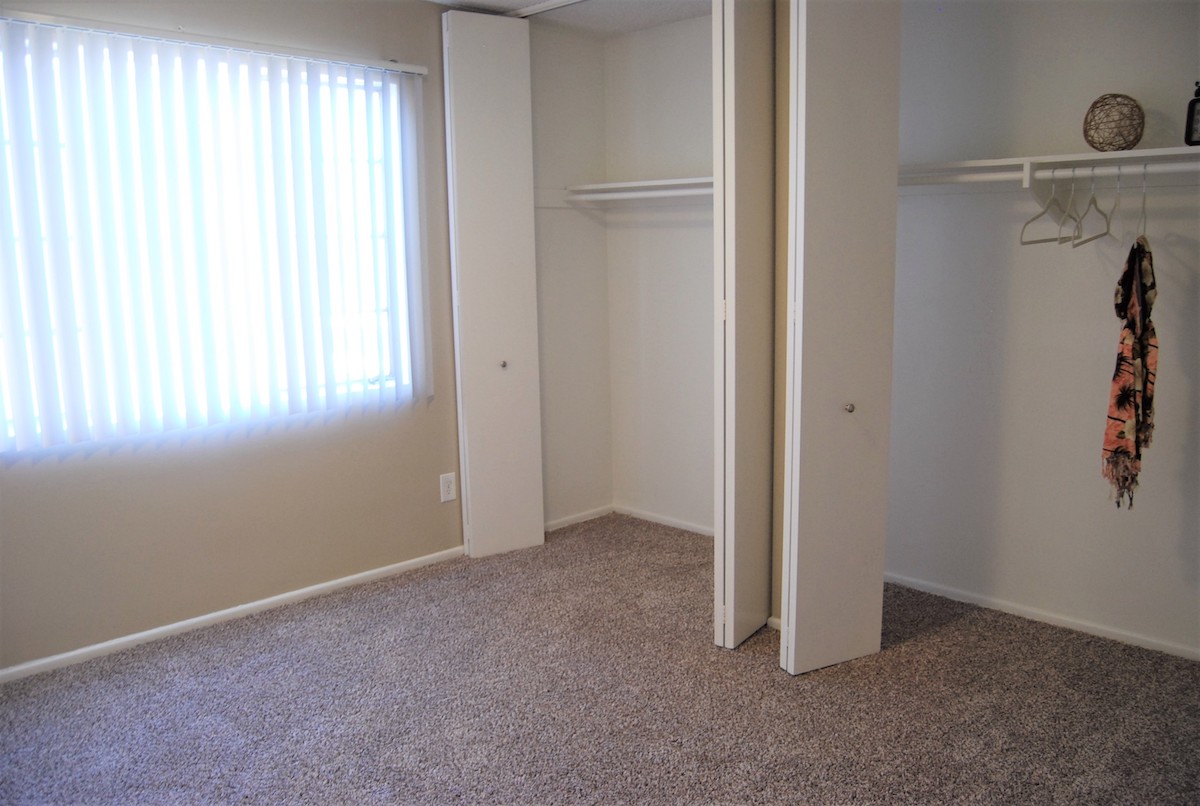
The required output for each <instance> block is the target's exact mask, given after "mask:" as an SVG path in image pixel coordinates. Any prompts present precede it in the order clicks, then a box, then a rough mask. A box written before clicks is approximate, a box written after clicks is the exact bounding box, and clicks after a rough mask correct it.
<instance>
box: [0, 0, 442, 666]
mask: <svg viewBox="0 0 1200 806" xmlns="http://www.w3.org/2000/svg"><path fill="white" fill-rule="evenodd" d="M4 5H5V8H8V9H24V10H28V11H34V12H39V13H43V14H63V15H68V16H74V17H84V18H90V19H95V20H108V21H111V22H117V23H123V24H126V25H139V26H148V27H154V28H159V29H163V30H168V31H176V30H182V31H183V32H184V33H185V34H186V33H196V34H202V35H209V36H219V37H226V38H232V39H239V40H243V41H256V42H264V43H274V44H278V45H283V46H291V47H297V48H304V49H311V50H320V51H324V52H330V53H337V54H344V55H346V56H348V57H351V58H353V57H358V58H364V59H372V60H377V59H397V60H399V61H403V62H410V63H416V64H423V65H426V66H427V67H428V68H429V75H428V76H427V77H426V79H425V125H426V128H425V148H426V166H427V179H428V185H427V188H426V191H427V193H426V199H427V203H428V217H427V218H428V227H429V229H428V231H427V233H426V235H427V237H428V242H429V258H430V266H429V268H430V286H429V288H430V309H431V312H432V334H433V353H434V382H435V386H436V389H437V396H436V397H435V399H434V400H433V401H432V402H429V403H420V404H417V405H414V406H412V407H409V408H407V409H405V410H404V411H402V412H398V413H394V414H389V415H381V416H372V417H362V418H359V419H356V420H354V421H347V422H334V423H330V424H328V425H326V426H324V427H321V428H310V429H307V430H301V431H298V432H295V433H278V430H277V431H276V432H275V433H273V434H269V435H260V436H258V437H255V438H254V439H250V440H247V441H244V442H237V443H230V444H227V445H216V444H210V445H207V446H200V447H195V448H188V449H186V450H184V449H170V450H150V449H146V448H144V447H143V448H140V449H139V450H136V451H135V450H132V449H122V450H119V451H116V452H109V451H104V452H100V453H96V454H94V455H84V454H75V455H72V456H71V457H70V458H69V459H63V460H58V459H54V458H48V459H41V460H39V461H37V462H32V461H21V462H17V463H15V464H11V465H6V466H3V467H0V573H2V576H0V592H2V598H0V634H2V642H0V667H6V666H10V665H15V664H18V663H22V662H24V661H30V660H34V659H37V658H42V657H45V656H48V655H53V654H56V653H60V652H65V651H69V650H72V649H76V648H79V647H82V646H86V645H89V644H94V643H98V642H101V641H106V640H109V639H114V638H118V637H121V636H125V635H129V634H131V633H136V632H141V631H143V630H148V629H151V628H154V627H159V626H162V625H165V624H171V623H174V622H177V621H182V620H184V619H188V618H192V617H197V616H202V615H205V614H208V613H212V612H214V611H218V610H222V609H225V608H229V607H233V606H236V605H240V604H244V603H247V602H252V601H256V600H259V599H263V598H267V597H270V596H274V595H276V594H281V593H285V592H288V591H293V590H296V589H299V588H303V587H306V586H309V585H313V584H317V583H320V582H324V581H328V580H330V579H336V578H339V577H343V576H347V575H350V574H353V573H357V572H362V571H367V570H370V569H375V568H379V567H383V566H387V565H390V564H393V563H397V562H401V561H404V560H408V559H412V558H415V557H420V556H423V555H427V554H431V553H434V552H437V551H440V550H443V549H448V548H452V547H455V546H457V545H460V544H461V541H462V531H461V519H460V516H459V509H458V505H457V502H455V503H448V504H442V503H439V501H438V475H439V474H440V473H445V472H448V471H452V470H455V469H456V467H457V464H458V458H457V457H458V449H457V438H456V430H455V429H456V425H455V406H454V375H453V371H452V363H451V362H452V351H451V329H450V302H449V300H450V294H449V259H448V243H447V235H446V183H445V175H446V174H445V148H444V135H443V125H442V100H441V99H442V85H441V47H440V42H441V37H440V13H441V9H440V8H439V7H437V6H434V5H432V4H428V3H419V2H406V3H379V2H366V1H363V2H358V1H357V0H346V2H338V3H307V2H303V3H301V2H284V1H282V0H244V2H238V3H229V2H222V0H206V1H204V2H201V1H200V0H181V1H179V2H174V1H172V0H163V1H162V2H155V3H147V2H122V1H121V0H104V1H103V2H100V1H96V2H81V1H77V2H54V1H53V0H37V2H32V1H26V2H5V4H4Z"/></svg>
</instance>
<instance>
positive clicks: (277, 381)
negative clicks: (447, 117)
mask: <svg viewBox="0 0 1200 806" xmlns="http://www.w3.org/2000/svg"><path fill="white" fill-rule="evenodd" d="M420 114H421V81H420V78H419V76H413V75H409V74H405V73H402V72H399V71H394V70H384V69H376V68H372V67H365V66H355V65H347V64H341V63H336V62H329V61H321V60H314V59H307V58H299V57H294V56H286V55H275V54H264V53H256V52H250V51H247V50H240V49H236V48H229V47H218V46H211V45H200V44H192V43H181V42H170V41H165V40H161V39H153V38H146V37H139V36H131V35H125V34H110V33H102V32H96V31H87V30H81V29H78V28H73V27H69V26H62V25H48V24H41V23H30V22H22V21H15V20H2V19H0V148H2V151H0V453H4V452H13V451H24V450H29V449H36V448H47V447H53V446H57V445H68V444H76V443H83V442H90V441H95V440H104V439H110V438H116V437H128V436H136V435H141V434H156V433H163V432H172V431H176V430H181V429H188V428H196V427H203V426H211V425H217V424H223V423H244V422H254V421H259V420H264V419H269V418H276V417H284V416H288V415H296V414H304V413H312V412H329V411H341V410H345V409H347V408H360V407H364V406H366V407H382V406H389V405H397V404H402V403H404V402H407V401H408V400H411V399H412V398H413V397H414V395H416V394H428V393H429V392H430V389H429V387H428V383H427V382H426V381H425V376H426V375H427V373H428V362H427V359H426V357H425V356H426V353H427V350H428V348H427V344H426V340H425V338H424V335H423V334H424V328H425V325H424V321H423V319H424V317H423V316H422V315H421V312H422V310H423V306H424V301H423V298H424V294H423V289H422V284H421V281H422V275H423V270H422V267H423V260H422V245H421V239H420V234H421V208H420V204H419V198H420V182H419V173H420V171H419V149H420V141H419V133H420V121H421V118H420Z"/></svg>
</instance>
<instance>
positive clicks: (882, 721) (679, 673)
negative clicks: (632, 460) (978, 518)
mask: <svg viewBox="0 0 1200 806" xmlns="http://www.w3.org/2000/svg"><path fill="white" fill-rule="evenodd" d="M711 554H712V544H711V541H710V540H708V539H706V538H703V537H699V536H697V535H693V534H689V533H687V532H682V531H679V530H675V529H670V528H667V527H663V526H658V525H655V524H649V523H646V522H644V521H639V520H635V519H632V518H627V517H622V516H617V515H613V516H607V517H604V518H599V519H596V520H594V521H590V522H588V523H584V524H579V525H577V526H574V527H569V528H567V529H564V530H561V531H559V532H556V533H555V534H553V535H552V536H551V537H550V539H549V540H548V542H547V544H546V545H545V546H544V547H541V548H536V549H529V550H526V551H521V552H515V553H513V554H509V555H504V556H500V557H494V558H489V559H485V560H465V559H462V560H456V561H453V562H450V563H445V564H442V565H439V566H434V567H429V568H424V569H421V570H418V571H414V572H410V573H408V574H404V575H401V576H398V577H393V578H390V579H387V580H382V581H379V582H375V583H371V584H368V585H364V586H360V587H357V588H353V589H348V590H345V591H341V592H338V593H334V594H331V595H328V596H324V597H321V598H319V599H312V600H308V601H305V602H301V603H298V604H294V605H289V606H286V607H283V608H279V609H277V610H273V611H270V612H266V613H261V614H258V615H256V616H252V617H249V618H246V619H242V620H239V621H235V622H228V623H225V624H221V625H217V626H215V627H210V628H206V629H202V630H198V631H195V632H192V633H188V634H185V635H179V636H174V637H172V638H168V639H164V640H162V641H159V642H156V643H153V644H146V645H143V646H140V647H136V648H134V649H131V650H128V651H125V652H122V653H119V654H115V655H110V656H107V657H103V658H99V659H96V660H92V661H89V662H86V663H83V664H80V665H78V666H74V667H70V668H67V669H61V670H57V671H54V672H49V673H46V674H42V675H38V676H35V677H31V678H26V679H24V680H18V681H15V682H13V683H9V684H7V685H5V686H3V687H2V688H0V803H5V804H43V803H53V804H62V803H95V804H141V803H147V804H173V803H187V804H209V803H214V804H216V803H219V804H225V803H235V802H238V803H288V804H293V803H319V804H377V803H420V804H426V803H430V804H434V803H506V804H507V803H536V804H560V803H689V804H690V803H753V804H767V803H821V804H824V803H847V802H855V803H922V804H929V803H963V802H970V803H1022V804H1024V803H1072V804H1075V803H1121V804H1133V803H1137V804H1143V803H1144V804H1150V803H1153V804H1167V803H1181V804H1182V803H1186V804H1193V806H1194V804H1197V803H1200V663H1196V662H1193V661H1188V660H1184V659H1180V658H1175V657H1171V656H1168V655H1164V654H1161V653H1156V652H1152V651H1148V650H1143V649H1138V648H1135V647H1130V646H1125V645H1122V644H1119V643H1115V642H1112V641H1107V640H1103V639H1100V638H1094V637H1091V636H1088V635H1083V634H1080V633H1075V632H1071V631H1068V630H1063V629H1060V628H1055V627H1051V626H1047V625H1044V624H1039V623H1036V622H1031V621H1027V620H1023V619H1020V618H1016V617H1013V616H1009V615H1005V614H1002V613H998V612H995V611H989V610H984V609H981V608H977V607H973V606H970V605H965V604H960V603H956V602H952V601H949V600H946V599H941V598H938V597H935V596H930V595H927V594H923V593H918V592H916V591H912V590H908V589H904V588H898V587H894V586H888V587H887V589H886V593H885V602H884V609H885V612H884V634H883V643H884V651H882V652H881V653H879V654H878V655H875V656H872V657H869V658H863V659H861V660H858V661H853V662H851V663H847V664H843V665H841V666H837V667H832V668H829V669H825V670H821V671H818V672H813V673H810V674H808V675H803V676H800V677H789V676H788V675H787V674H785V673H784V672H782V671H781V670H780V669H779V666H778V661H777V652H778V649H777V635H776V634H775V633H774V632H772V631H770V630H763V631H761V632H760V633H759V634H757V635H756V636H754V637H753V638H752V639H751V640H750V641H749V642H747V644H746V645H745V646H743V647H742V648H741V649H739V650H736V651H726V650H721V649H717V648H716V647H714V646H713V645H712V637H711V626H710V621H711V607H712V598H711V597H712V557H711Z"/></svg>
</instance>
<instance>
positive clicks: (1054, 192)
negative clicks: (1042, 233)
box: [1021, 168, 1067, 246]
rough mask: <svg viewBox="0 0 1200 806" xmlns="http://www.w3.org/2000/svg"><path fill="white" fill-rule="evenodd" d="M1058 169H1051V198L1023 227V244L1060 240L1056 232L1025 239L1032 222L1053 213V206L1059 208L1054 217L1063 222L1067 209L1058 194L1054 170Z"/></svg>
mask: <svg viewBox="0 0 1200 806" xmlns="http://www.w3.org/2000/svg"><path fill="white" fill-rule="evenodd" d="M1057 170H1058V169H1057V168H1051V169H1050V198H1048V199H1046V203H1045V204H1043V205H1042V209H1041V210H1040V211H1039V212H1038V213H1037V215H1035V216H1034V217H1033V218H1031V219H1029V220H1028V221H1026V222H1025V226H1023V227H1021V244H1022V245H1023V246H1029V245H1030V244H1035V243H1057V242H1058V235H1057V234H1055V235H1053V236H1051V237H1049V238H1031V239H1029V240H1026V239H1025V230H1027V229H1029V225H1030V224H1032V223H1033V222H1035V221H1037V220H1038V219H1040V218H1045V217H1046V216H1049V215H1051V212H1050V209H1051V208H1052V207H1057V208H1058V213H1057V214H1054V218H1057V219H1058V220H1059V223H1060V224H1061V223H1062V217H1061V216H1062V215H1065V214H1066V212H1067V211H1066V210H1065V209H1064V208H1063V206H1062V203H1061V202H1059V200H1058V196H1057V190H1056V179H1055V176H1054V172H1055V171H1057ZM1060 230H1061V227H1060Z"/></svg>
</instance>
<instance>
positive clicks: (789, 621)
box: [447, 0, 898, 673]
mask: <svg viewBox="0 0 1200 806" xmlns="http://www.w3.org/2000/svg"><path fill="white" fill-rule="evenodd" d="M581 5H584V6H586V5H587V3H586V2H585V3H583V4H581ZM844 6H845V4H842V3H838V2H832V0H811V1H810V2H805V0H791V2H779V3H772V2H770V1H769V0H762V2H745V0H737V1H736V2H735V0H714V2H713V3H712V4H711V9H712V14H711V15H709V16H696V17H691V18H687V19H683V20H677V21H673V22H670V23H667V24H661V25H655V26H653V27H650V28H647V29H645V30H638V31H633V32H628V33H621V34H618V35H615V36H612V37H609V38H596V37H593V36H589V35H586V34H583V33H580V32H578V31H573V30H570V29H567V28H562V27H557V26H553V25H548V24H547V25H542V24H539V23H534V24H533V25H532V26H531V28H530V65H531V69H530V76H531V82H530V83H531V87H532V151H533V155H534V159H533V180H534V200H535V242H536V274H537V334H538V348H539V349H538V363H539V373H540V401H539V403H540V417H541V422H542V429H541V448H542V455H543V462H542V475H541V481H542V485H543V492H544V499H543V500H544V510H545V521H546V524H547V526H548V527H550V528H554V527H557V526H561V525H565V524H568V523H572V522H575V521H578V520H583V519H586V518H588V517H592V516H595V515H598V514H601V513H604V512H608V511H612V510H614V509H616V510H617V511H620V512H627V513H629V514H633V515H637V516H640V517H644V518H649V519H652V520H657V521H662V522H666V523H669V524H674V525H678V526H681V527H684V528H688V529H692V530H694V531H698V532H702V533H707V534H712V535H714V559H715V568H714V570H715V582H716V584H715V588H714V639H715V641H716V643H717V644H719V645H721V646H726V647H733V646H736V645H737V644H738V643H740V642H741V641H742V640H744V639H745V638H746V637H747V636H748V635H749V634H751V633H752V632H754V631H755V630H756V629H758V628H759V627H760V626H761V625H763V624H764V623H765V622H766V621H767V619H768V616H769V615H770V611H769V604H770V593H771V588H772V584H773V580H772V576H774V577H775V580H774V583H775V585H776V586H777V588H779V589H780V590H781V598H782V603H783V604H782V612H781V613H780V625H781V628H782V630H783V635H784V640H783V641H782V642H781V645H782V654H781V663H782V665H783V666H784V667H785V668H786V669H787V670H788V671H790V672H793V673H798V672H802V671H807V670H808V669H812V668H817V667H818V666H822V665H828V664H831V663H836V662H839V661H842V660H847V659H849V658H852V657H857V656H859V655H862V654H866V653H868V652H871V651H875V650H876V649H878V646H879V626H880V596H881V591H882V576H883V568H882V555H883V513H884V511H885V509H886V493H885V489H886V445H887V429H888V416H889V412H888V407H887V405H886V400H887V386H888V381H889V377H890V376H889V370H890V359H891V339H890V318H889V315H890V305H891V288H892V286H891V272H892V266H893V263H892V251H891V250H892V248H893V246H894V239H893V238H892V236H891V229H890V222H892V221H894V202H895V196H894V193H895V191H894V188H895V184H894V183H895V149H894V144H893V147H890V148H889V147H887V143H884V145H883V147H879V148H875V149H874V151H873V152H872V153H870V154H864V150H866V149H867V148H869V147H870V146H871V144H872V142H873V139H874V135H873V133H872V131H871V130H870V129H869V128H864V127H863V126H862V125H860V121H859V115H858V113H857V112H856V111H855V110H857V109H858V108H859V107H858V106H856V105H854V104H847V103H846V102H845V99H846V98H857V99H859V100H861V101H862V102H864V103H867V104H868V105H870V107H871V109H872V110H873V117H872V120H873V121H874V123H875V124H876V125H881V126H883V127H884V128H886V127H887V126H888V125H893V126H894V121H895V119H896V112H895V110H896V95H897V93H896V92H895V91H894V88H890V87H889V86H888V83H887V82H886V81H881V80H880V79H879V78H878V77H879V76H880V75H883V76H890V77H892V78H893V79H894V77H895V76H896V75H897V71H896V69H895V66H896V62H897V61H898V36H897V31H898V6H897V4H895V3H892V2H870V3H862V4H855V5H854V6H853V7H852V8H849V9H847V8H845V7H844ZM639 7H640V6H639ZM452 13H458V14H462V13H464V12H452ZM780 25H782V26H783V28H782V31H786V35H784V34H783V33H782V32H781V29H780V28H779V26H780ZM777 31H780V35H779V36H778V37H777V36H776V32H777ZM849 41H853V42H855V43H856V44H855V47H854V48H848V47H846V46H845V43H846V42H849ZM776 42H782V43H783V44H782V47H781V51H782V52H781V53H778V54H776V53H773V51H774V47H773V45H774V44H775V43H776ZM455 47H456V45H455V42H454V41H453V39H449V40H448V41H447V48H448V49H449V51H450V52H451V53H453V52H454V49H455ZM480 52H481V53H483V56H484V57H485V58H486V49H483V48H481V49H480ZM776 81H781V82H783V83H782V84H781V85H779V86H780V87H782V88H783V90H784V91H782V92H780V93H776V92H775V91H774V89H773V85H774V84H775V82H776ZM455 83H456V82H455V77H454V76H453V75H448V76H447V86H448V94H447V98H448V104H447V106H448V109H449V110H450V118H449V119H448V120H449V123H448V128H449V129H450V133H449V134H450V137H451V140H452V147H451V163H452V168H451V174H452V177H454V181H457V182H462V181H465V175H464V173H463V172H462V171H460V170H456V169H455V168H454V167H453V164H454V163H455V162H456V161H457V160H456V158H455V156H454V151H455V150H456V149H455V147H454V145H453V140H454V132H453V128H454V120H453V119H454V106H455V104H454V92H455V91H454V86H455ZM781 98H782V102H780V99H781ZM777 104H778V106H777ZM776 138H782V139H783V140H784V141H786V143H787V146H786V148H784V149H782V150H781V152H780V153H781V154H782V157H781V158H780V157H779V156H778V154H777V152H776V149H775V148H774V143H775V141H776ZM810 153H811V154H813V155H814V156H810ZM817 157H819V159H818V158H817ZM494 159H499V158H498V157H494ZM474 165H475V169H476V171H477V173H476V174H474V176H473V177H472V181H475V182H480V181H482V182H487V181H488V177H489V175H490V174H489V172H488V170H487V168H486V161H484V162H482V163H475V164H474ZM710 183H711V187H710ZM452 184H453V182H452ZM776 184H779V185H780V186H781V187H786V188H787V193H786V194H781V195H780V196H777V195H776V193H775V185H776ZM451 192H452V196H453V195H454V189H453V187H452V191H451ZM514 199H515V197H514ZM777 199H782V202H777V201H776V200H777ZM496 203H497V204H501V202H499V201H497V202H496ZM514 203H516V201H514ZM777 203H779V204H781V206H786V213H783V212H782V211H780V216H779V217H778V218H777V217H776V211H775V209H774V206H775V205H776V204H777ZM453 205H454V201H453V198H452V207H453ZM864 214H865V215H866V216H868V219H869V220H871V221H872V223H871V225H870V227H869V231H868V232H865V233H864V232H863V231H862V227H861V224H862V221H861V220H860V219H857V218H856V217H855V216H857V215H864ZM875 219H878V221H876V220H875ZM775 226H779V227H782V228H783V229H784V230H786V232H787V233H788V237H787V238H786V239H780V243H781V244H783V245H785V246H786V248H779V249H777V248H776V241H775V238H774V236H773V232H772V229H773V227H775ZM469 235H470V233H468V232H464V231H463V230H462V229H461V228H460V229H459V231H458V232H457V233H456V234H452V239H454V238H458V237H464V236H467V237H469ZM460 251H461V250H460ZM784 253H786V260H784ZM839 258H840V260H839ZM777 259H778V260H779V261H782V262H781V263H780V266H782V267H784V268H782V269H780V268H777V265H776V263H777ZM522 282H524V281H523V280H522ZM781 289H784V290H783V291H782V292H781ZM459 293H462V289H461V288H460V289H459ZM778 293H783V294H784V295H785V298H786V304H784V305H781V306H780V307H781V310H782V317H783V320H784V321H782V322H779V323H778V327H775V326H774V325H775V323H773V316H772V310H773V307H774V304H775V295H776V294H778ZM462 299H463V300H465V299H466V296H465V295H464V296H463V297H462ZM457 307H461V304H460V305H458V306H457ZM496 358H499V356H497V357H496ZM494 363H496V364H497V365H499V362H498V361H494ZM461 366H463V363H462V362H460V367H461ZM777 366H780V367H786V372H782V371H781V372H779V373H778V377H779V378H780V380H781V382H784V383H783V386H784V388H783V390H782V391H783V394H782V395H781V396H780V397H777V399H776V401H775V402H774V404H773V402H772V397H771V396H772V393H773V390H772V380H773V378H772V376H773V374H775V372H776V370H775V368H776V367H777ZM486 369H487V371H488V372H490V373H492V374H496V373H498V372H499V371H500V370H497V369H496V368H495V367H487V368H486ZM469 383H470V379H464V378H463V377H462V376H461V374H460V388H461V389H467V387H468V386H469ZM460 394H466V392H462V391H460ZM773 406H774V407H777V406H782V407H783V408H784V409H785V410H786V414H787V416H786V417H784V418H781V419H782V420H783V421H784V422H786V428H784V429H782V430H780V429H774V430H773V428H772V421H773V419H774V418H773ZM468 409H469V406H468ZM855 411H857V412H858V413H857V414H854V413H853V412H855ZM463 439H464V441H465V443H466V444H467V447H466V448H465V449H464V460H463V463H464V468H466V467H467V466H469V464H470V443H471V441H472V436H471V434H470V430H469V428H467V429H465V430H464V437H463ZM773 452H774V454H775V455H776V456H777V457H778V460H777V461H776V462H775V463H774V466H773V464H772V459H773V456H772V454H773ZM780 474H782V475H783V476H784V477H785V478H784V483H783V484H782V485H777V484H776V485H774V486H776V487H780V486H781V487H782V493H781V494H780V493H778V492H777V493H775V494H773V490H772V487H773V484H774V482H773V476H775V477H778V476H779V475H780ZM472 484H473V481H472V480H471V479H470V478H469V475H468V471H467V470H466V469H464V488H466V489H467V490H468V491H467V498H468V499H469V498H470V496H471V493H470V492H469V489H470V487H471V486H472ZM776 501H778V506H779V507H781V508H782V509H783V510H784V513H785V518H784V526H783V529H782V534H781V539H780V541H779V543H780V544H781V545H782V549H783V550H782V558H783V560H782V566H780V565H778V564H773V563H772V561H771V557H770V552H771V532H772V526H771V517H772V508H773V506H775V505H776ZM464 514H465V516H466V519H467V520H470V513H469V512H468V511H467V510H466V509H464ZM537 539H540V534H539V535H538V536H537ZM468 550H469V551H470V546H468ZM773 565H774V567H773Z"/></svg>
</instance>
